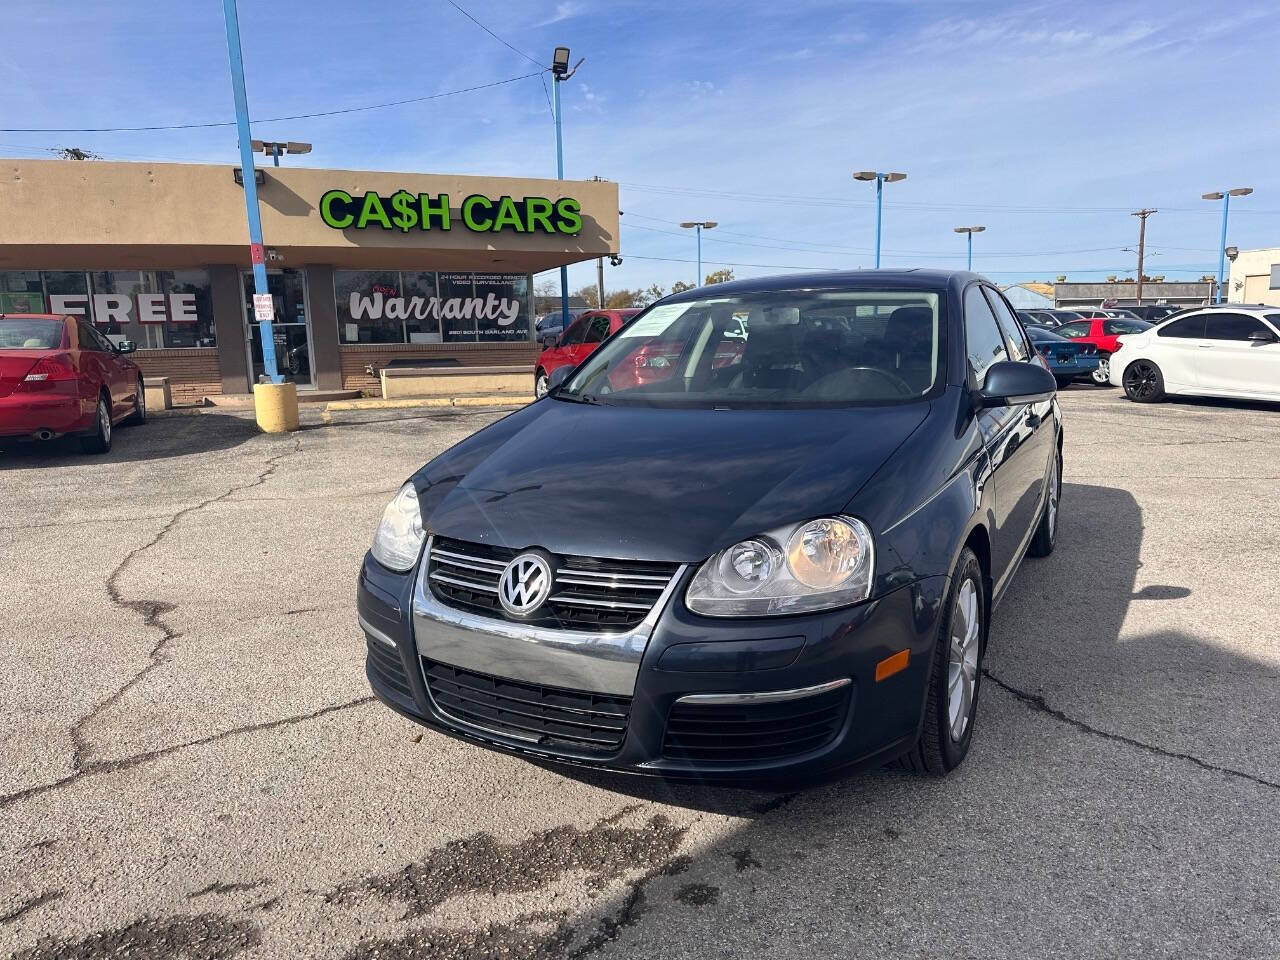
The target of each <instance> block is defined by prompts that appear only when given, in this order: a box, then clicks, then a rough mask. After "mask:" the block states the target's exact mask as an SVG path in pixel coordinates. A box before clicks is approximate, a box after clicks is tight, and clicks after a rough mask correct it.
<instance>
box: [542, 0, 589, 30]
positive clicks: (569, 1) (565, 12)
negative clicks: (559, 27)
mask: <svg viewBox="0 0 1280 960" xmlns="http://www.w3.org/2000/svg"><path fill="white" fill-rule="evenodd" d="M586 8H587V5H586V4H585V3H578V2H577V0H565V2H564V3H557V4H556V12H555V13H554V14H552V15H551V16H550V17H548V18H547V19H546V20H542V21H539V22H538V23H535V24H534V25H533V28H534V29H535V30H536V29H538V28H539V27H549V26H551V24H553V23H559V22H560V21H561V20H568V19H569V18H570V17H576V16H578V14H580V13H582V11H584V10H585V9H586Z"/></svg>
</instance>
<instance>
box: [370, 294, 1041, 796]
mask: <svg viewBox="0 0 1280 960" xmlns="http://www.w3.org/2000/svg"><path fill="white" fill-rule="evenodd" d="M1055 386H1056V384H1055V382H1054V379H1053V376H1052V375H1051V374H1050V373H1049V371H1048V370H1047V369H1046V368H1045V367H1044V366H1043V364H1042V362H1041V360H1040V358H1039V356H1038V355H1037V353H1036V352H1035V350H1034V349H1033V348H1032V346H1031V345H1030V344H1029V343H1028V342H1027V339H1026V336H1025V334H1024V333H1023V331H1022V329H1021V327H1020V326H1019V325H1018V322H1017V320H1016V319H1015V318H1014V314H1013V312H1012V310H1010V308H1009V305H1008V303H1007V302H1006V301H1005V300H1004V298H1003V297H1002V296H1001V294H1000V292H999V291H998V290H996V288H995V287H993V286H991V285H990V284H989V283H987V282H986V281H985V280H983V279H982V278H981V277H978V276H976V275H974V274H970V273H939V272H928V271H912V270H906V271H888V270H880V271H874V272H871V271H867V272H857V273H842V274H833V275H822V276H812V275H807V276H803V277H794V276H792V277H778V278H772V279H765V280H746V281H738V282H733V283H726V284H721V285H717V286H715V287H709V288H701V289H696V290H691V291H689V292H687V293H683V294H680V295H677V296H673V297H669V298H667V299H665V300H663V301H661V302H659V303H657V304H655V305H654V306H652V307H650V308H649V309H648V310H646V311H645V312H644V313H642V314H640V315H639V316H638V317H636V318H635V319H634V320H633V321H632V322H631V323H629V324H628V325H627V326H625V327H624V328H623V329H622V330H620V331H619V332H618V333H616V334H615V335H614V336H613V337H611V338H610V339H609V340H608V341H607V342H606V343H604V344H603V345H602V346H601V347H600V348H599V349H598V350H597V351H596V352H595V353H594V354H592V355H591V357H589V358H588V359H587V360H586V361H585V362H583V363H582V364H581V365H580V366H579V367H578V368H577V369H575V370H573V371H572V372H570V373H569V374H568V376H567V377H563V378H561V379H560V380H559V382H557V383H555V384H554V385H553V389H552V391H551V393H550V394H549V395H548V396H547V397H546V398H544V399H542V400H539V401H538V402H536V403H533V404H531V405H529V406H527V407H525V408H523V409H521V410H519V411H517V412H515V413H513V414H511V415H510V416H508V417H506V418H505V419H503V420H500V421H498V422H497V423H494V424H492V425H491V426H489V427H486V428H485V429H484V430H481V431H480V432H479V433H477V434H475V435H474V436H472V437H469V438H468V439H467V440H464V441H463V442H462V443H459V444H458V445H457V446H455V447H453V448H452V449H450V450H448V451H446V452H445V453H443V454H441V455H440V456H438V457H436V458H435V459H434V460H432V461H431V462H430V463H428V464H427V465H426V466H424V467H423V468H422V469H421V470H419V471H418V472H417V473H415V474H414V475H413V476H412V477H411V478H410V479H409V481H408V482H407V483H406V484H405V485H404V487H403V489H402V490H401V491H400V492H399V494H398V495H397V496H396V497H395V499H394V500H393V501H392V502H391V504H390V505H389V506H388V507H387V509H386V513H385V514H384V515H383V518H382V522H381V525H380V526H379V528H378V531H377V533H376V535H375V538H374V543H373V547H372V549H371V550H370V551H369V553H368V554H367V555H366V557H365V560H364V565H363V568H362V570H361V572H360V577H359V586H358V607H359V618H360V625H361V627H362V628H363V630H364V633H365V636H366V640H367V643H368V660H367V674H368V678H369V682H370V684H372V686H373V691H374V693H376V694H377V696H378V697H379V698H380V699H381V700H382V701H383V702H384V703H386V704H387V705H388V706H390V707H392V708H393V709H395V710H398V711H400V712H401V713H403V714H405V715H407V716H409V717H411V718H413V719H414V720H417V721H418V722H419V723H423V724H425V725H427V726H430V727H432V728H435V729H437V730H441V731H444V732H446V733H449V734H452V735H454V736H458V737H461V738H464V739H466V740H469V741H472V742H475V743H478V744H482V745H484V746H488V747H492V748H495V749H499V750H505V751H510V752H514V753H519V754H523V755H526V756H529V757H536V758H540V759H542V760H549V761H558V762H562V763H570V764H580V765H590V766H598V767H606V768H612V769H617V770H624V771H629V772H633V773H648V774H655V775H661V776H667V777H678V778H698V779H709V778H716V779H730V780H733V779H774V778H776V777H777V776H779V775H785V776H787V777H792V776H795V775H798V774H811V773H818V772H826V771H831V770H843V769H848V768H852V767H855V766H859V765H863V764H869V763H881V762H885V761H888V760H892V759H894V758H902V760H903V762H904V763H905V764H906V765H907V766H908V767H910V768H913V769H916V770H919V771H924V772H928V773H932V774H945V773H947V772H948V771H950V770H952V769H954V768H955V767H956V766H957V765H958V764H959V763H960V762H961V761H962V760H963V759H964V757H965V754H966V753H967V752H968V749H969V745H970V742H971V740H972V737H973V733H974V726H975V723H976V720H977V703H978V692H979V689H980V686H981V678H982V674H981V667H982V657H983V650H984V646H985V643H986V638H987V627H988V623H989V621H990V617H991V613H992V610H993V609H994V608H995V606H996V604H997V603H998V602H999V600H1000V597H1001V596H1002V594H1003V593H1004V592H1005V590H1006V589H1007V588H1008V586H1009V583H1010V581H1011V580H1012V578H1013V575H1014V573H1015V571H1016V570H1017V568H1018V564H1019V563H1020V562H1021V560H1022V558H1023V556H1024V555H1025V554H1026V553H1031V554H1032V555H1033V556H1044V555H1046V554H1048V553H1049V552H1050V551H1051V550H1052V549H1053V545H1054V537H1055V534H1056V530H1057V521H1058V503H1059V494H1060V490H1061V474H1062V460H1061V456H1062V427H1061V416H1060V412H1059V409H1058V402H1057V397H1056V395H1055V392H1054V391H1055Z"/></svg>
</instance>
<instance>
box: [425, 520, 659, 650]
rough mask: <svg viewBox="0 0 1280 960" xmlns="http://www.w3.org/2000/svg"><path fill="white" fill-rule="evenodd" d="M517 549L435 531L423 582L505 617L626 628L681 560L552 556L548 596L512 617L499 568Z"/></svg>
mask: <svg viewBox="0 0 1280 960" xmlns="http://www.w3.org/2000/svg"><path fill="white" fill-rule="evenodd" d="M519 553H520V551H518V550H512V549H510V548H507V547H495V546H490V545H488V544H479V543H470V542H467V541H463V540H452V539H448V538H445V537H436V538H434V539H433V540H432V543H431V552H430V554H429V555H428V558H427V583H428V585H429V586H430V588H431V592H432V594H433V595H434V596H435V597H436V599H437V600H439V601H440V602H442V603H444V604H447V605H448V606H451V607H455V608H457V609H461V610H468V611H470V612H473V613H480V614H483V615H486V616H492V617H496V618H500V619H503V620H513V621H515V622H519V623H533V624H537V625H539V626H546V627H553V628H560V629H565V630H597V631H600V630H604V631H613V630H629V629H630V628H632V627H634V626H636V625H638V624H639V623H640V622H641V621H642V620H644V618H645V617H646V616H647V615H648V613H649V611H650V610H652V609H653V605H654V604H655V603H657V601H658V599H659V598H660V597H661V596H662V594H663V591H665V590H666V589H667V586H668V584H670V582H671V578H672V577H674V576H675V575H676V572H677V571H678V570H679V565H678V564H674V563H654V562H649V561H639V560H602V559H599V558H596V557H580V556H558V557H554V558H553V559H554V561H555V563H554V574H553V577H554V579H553V585H552V589H551V596H550V597H548V598H547V601H546V603H544V604H543V606H542V609H541V610H539V611H537V612H536V613H535V614H534V615H533V616H531V617H527V618H522V619H519V620H516V618H513V617H510V616H508V615H507V613H506V611H505V610H503V609H502V604H501V603H500V602H499V601H498V580H499V579H500V578H501V576H502V571H503V568H504V567H506V565H507V564H508V563H509V562H510V561H511V560H513V559H514V558H515V557H516V556H517V554H519Z"/></svg>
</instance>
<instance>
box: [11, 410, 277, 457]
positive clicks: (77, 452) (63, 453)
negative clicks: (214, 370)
mask: <svg viewBox="0 0 1280 960" xmlns="http://www.w3.org/2000/svg"><path fill="white" fill-rule="evenodd" d="M259 435H260V434H259V432H258V428H257V425H256V424H255V423H254V421H253V420H252V418H248V417H237V416H234V415H232V414H226V413H198V414H196V413H193V414H183V415H177V416H173V415H170V416H162V417H153V418H152V419H150V420H148V421H147V422H146V423H144V424H142V425H141V426H117V427H116V428H115V430H113V431H112V442H111V451H110V452H109V453H106V454H95V453H85V452H84V451H82V450H81V449H80V441H79V439H78V438H76V437H59V438H58V439H56V440H49V441H45V442H43V443H42V442H33V441H11V440H7V439H0V470H29V469H33V468H47V467H64V468H66V467H79V466H92V465H94V464H102V463H129V462H143V461H148V460H166V459H169V458H171V457H185V456H190V455H192V454H201V453H212V452H214V451H217V450H227V449H230V448H231V447H236V446H239V445H240V444H242V443H245V442H246V441H248V440H252V439H253V438H254V437H256V436H259Z"/></svg>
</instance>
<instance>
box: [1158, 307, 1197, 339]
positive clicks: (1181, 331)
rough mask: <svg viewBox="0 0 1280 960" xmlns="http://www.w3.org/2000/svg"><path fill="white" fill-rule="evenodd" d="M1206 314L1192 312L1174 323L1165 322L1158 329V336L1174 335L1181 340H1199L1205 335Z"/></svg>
mask: <svg viewBox="0 0 1280 960" xmlns="http://www.w3.org/2000/svg"><path fill="white" fill-rule="evenodd" d="M1204 316H1205V315H1204V314H1203V313H1198V314H1192V315H1191V316H1189V317H1182V318H1181V319H1179V320H1175V321H1173V323H1168V324H1165V325H1164V326H1163V327H1161V328H1160V329H1159V330H1157V331H1156V336H1157V337H1174V338H1176V339H1180V340H1199V339H1200V338H1201V337H1203V336H1204Z"/></svg>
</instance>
